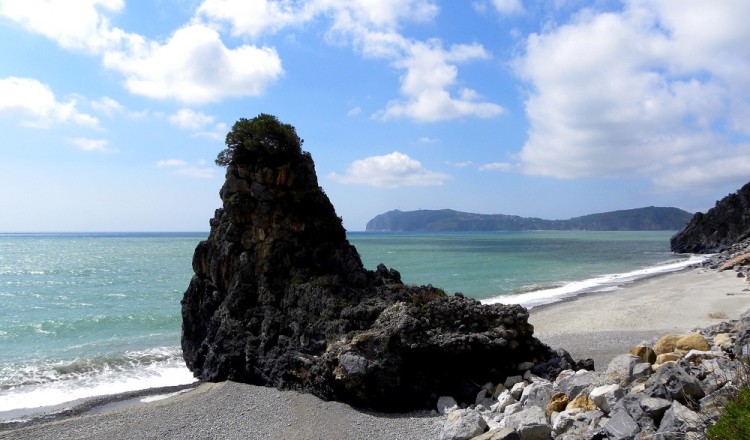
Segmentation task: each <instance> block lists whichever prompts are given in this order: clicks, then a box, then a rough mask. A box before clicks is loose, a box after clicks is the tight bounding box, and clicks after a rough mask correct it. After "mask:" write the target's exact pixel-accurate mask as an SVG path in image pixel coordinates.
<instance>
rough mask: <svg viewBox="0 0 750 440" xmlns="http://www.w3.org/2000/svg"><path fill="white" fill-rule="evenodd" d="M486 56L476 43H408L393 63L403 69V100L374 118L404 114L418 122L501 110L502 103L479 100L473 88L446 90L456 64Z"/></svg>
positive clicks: (454, 76)
mask: <svg viewBox="0 0 750 440" xmlns="http://www.w3.org/2000/svg"><path fill="white" fill-rule="evenodd" d="M488 58H489V54H488V53H487V51H485V49H484V48H483V47H482V46H481V45H479V44H472V45H454V46H452V47H451V48H450V49H449V50H444V49H443V47H442V44H441V43H440V42H439V41H437V40H430V41H428V42H426V43H422V42H414V43H411V44H410V45H409V50H408V55H407V56H406V57H405V58H403V59H400V60H398V61H396V62H395V63H394V65H395V66H396V67H399V68H402V69H405V70H406V74H405V75H404V76H403V77H402V81H401V94H402V95H404V97H406V100H405V101H391V102H390V103H389V104H388V106H387V108H386V109H385V110H383V111H382V112H379V113H378V114H376V117H378V118H382V119H390V118H395V117H403V116H406V117H409V118H412V119H414V120H417V121H421V122H435V121H441V120H447V119H455V118H460V117H463V116H477V117H482V118H487V117H492V116H496V115H498V114H500V113H502V112H503V108H502V107H501V106H499V105H497V104H493V103H490V102H482V101H481V100H480V97H479V95H478V94H477V92H475V91H474V90H472V89H469V88H463V89H460V90H459V91H458V96H455V95H451V93H450V91H449V90H450V88H451V87H452V86H454V85H455V84H456V82H457V76H458V69H457V67H456V66H455V64H456V63H460V62H467V61H471V60H476V59H479V60H482V59H488Z"/></svg>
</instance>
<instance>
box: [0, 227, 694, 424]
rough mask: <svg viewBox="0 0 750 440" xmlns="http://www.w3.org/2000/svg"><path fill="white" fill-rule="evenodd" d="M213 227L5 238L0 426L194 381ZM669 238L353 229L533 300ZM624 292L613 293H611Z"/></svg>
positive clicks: (634, 259) (447, 283)
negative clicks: (196, 255)
mask: <svg viewBox="0 0 750 440" xmlns="http://www.w3.org/2000/svg"><path fill="white" fill-rule="evenodd" d="M206 235H207V234H206V233H192V234H184V233H181V234H0V301H2V307H0V346H1V347H2V350H0V420H8V419H11V418H15V417H18V414H19V409H20V408H37V407H48V406H51V405H58V404H61V403H64V402H68V401H72V400H75V399H80V398H86V397H91V396H100V395H106V394H113V393H121V392H125V391H131V390H137V389H144V388H153V387H161V386H170V385H179V384H186V383H190V382H192V381H193V378H192V375H191V374H190V372H189V371H188V370H187V369H186V368H185V366H184V362H183V360H182V354H181V351H180V348H179V347H180V324H181V317H180V300H181V299H182V294H183V292H184V291H185V289H186V288H187V285H188V283H189V282H190V278H191V276H192V268H191V261H192V255H193V251H194V249H195V246H196V245H197V244H198V242H199V241H200V240H202V239H204V238H205V237H206ZM670 235H671V233H668V232H492V233H440V234H434V233H411V234H410V233H357V232H354V233H349V234H348V236H349V240H350V241H351V243H352V244H354V245H355V246H356V247H357V249H358V250H359V252H360V255H361V257H362V260H363V263H364V264H365V266H366V267H367V268H370V269H374V268H375V266H376V265H377V264H378V263H381V262H382V263H384V264H385V265H386V266H388V267H393V268H396V269H397V270H399V271H400V272H401V274H402V279H403V281H404V282H405V283H409V284H428V283H429V284H432V285H434V286H437V287H441V288H443V289H445V290H446V292H448V293H449V294H450V293H453V292H458V291H460V292H463V293H464V294H465V295H467V296H472V297H475V298H479V299H482V300H483V301H485V302H497V301H501V302H520V303H522V304H525V305H527V306H534V305H537V304H541V303H545V302H550V301H554V300H557V299H560V298H563V297H566V296H570V295H575V294H577V293H580V292H583V291H591V290H612V289H615V288H617V286H620V285H622V284H624V283H627V282H631V281H633V280H636V279H640V278H643V277H645V276H648V275H653V274H655V273H661V272H666V271H672V270H678V269H680V268H682V267H684V266H685V265H686V264H688V263H689V262H691V261H694V260H688V257H687V256H676V255H673V254H672V253H670V252H669V237H670ZM615 293H616V292H615Z"/></svg>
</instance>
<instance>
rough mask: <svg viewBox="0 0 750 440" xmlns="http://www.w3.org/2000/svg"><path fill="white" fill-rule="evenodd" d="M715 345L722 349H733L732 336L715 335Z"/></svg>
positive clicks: (726, 334) (727, 334) (724, 334)
mask: <svg viewBox="0 0 750 440" xmlns="http://www.w3.org/2000/svg"><path fill="white" fill-rule="evenodd" d="M714 345H716V346H718V347H720V348H722V349H728V348H731V347H732V335H731V334H729V333H719V334H718V335H715V336H714Z"/></svg>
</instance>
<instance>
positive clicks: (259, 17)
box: [198, 0, 309, 38]
mask: <svg viewBox="0 0 750 440" xmlns="http://www.w3.org/2000/svg"><path fill="white" fill-rule="evenodd" d="M198 15H201V16H203V17H205V18H207V19H208V20H209V21H213V22H225V21H226V22H230V23H231V25H232V33H233V34H234V35H248V36H250V37H253V38H257V37H258V36H259V35H261V34H264V33H270V32H276V31H278V30H280V29H282V28H284V27H285V26H289V25H293V24H300V23H303V22H305V21H307V20H308V19H309V18H308V17H307V15H308V13H307V12H305V11H304V10H295V9H294V8H293V7H292V4H291V3H288V2H283V3H282V2H277V1H273V0H270V1H269V0H205V1H204V2H203V3H202V4H201V5H200V7H199V8H198Z"/></svg>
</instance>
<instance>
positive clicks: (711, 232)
mask: <svg viewBox="0 0 750 440" xmlns="http://www.w3.org/2000/svg"><path fill="white" fill-rule="evenodd" d="M748 237H750V183H748V184H746V185H745V186H743V187H742V188H741V189H740V190H739V191H737V192H736V193H734V194H730V195H728V196H726V197H724V198H723V199H721V200H720V201H718V202H716V206H714V207H713V208H711V209H709V210H708V212H706V213H705V214H704V213H700V212H699V213H697V214H695V215H694V216H693V218H692V219H691V220H690V222H689V223H688V224H687V225H685V227H683V228H682V229H681V230H680V231H679V232H678V233H677V234H675V235H674V236H673V237H672V238H671V240H670V243H671V248H672V252H679V253H714V252H720V251H723V250H725V249H727V248H728V247H729V246H731V245H733V244H735V243H737V242H739V241H742V240H744V239H746V238H748Z"/></svg>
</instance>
